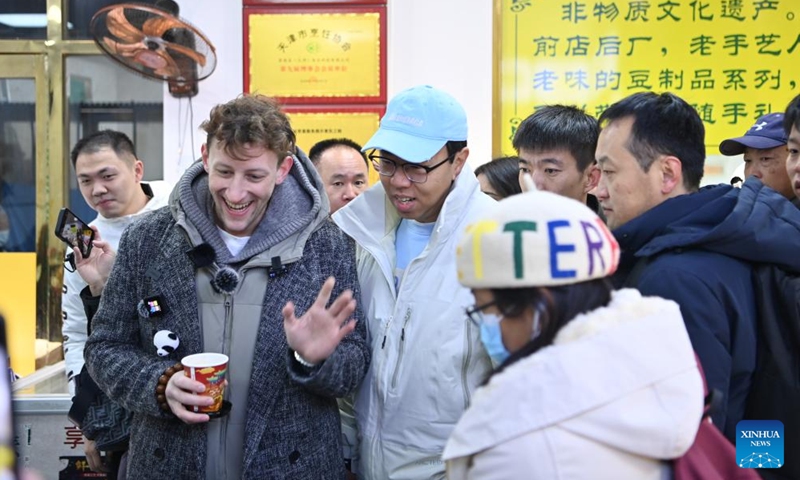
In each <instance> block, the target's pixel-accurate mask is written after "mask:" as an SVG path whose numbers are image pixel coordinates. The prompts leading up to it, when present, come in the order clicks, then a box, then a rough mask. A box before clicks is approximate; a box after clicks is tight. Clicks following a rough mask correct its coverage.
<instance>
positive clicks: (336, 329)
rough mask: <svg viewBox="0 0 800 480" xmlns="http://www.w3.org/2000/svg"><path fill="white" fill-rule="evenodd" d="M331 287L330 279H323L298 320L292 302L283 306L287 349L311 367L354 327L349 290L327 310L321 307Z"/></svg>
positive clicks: (326, 355)
mask: <svg viewBox="0 0 800 480" xmlns="http://www.w3.org/2000/svg"><path fill="white" fill-rule="evenodd" d="M335 284H336V280H334V278H333V277H329V278H328V279H327V280H325V283H324V284H323V285H322V288H321V289H320V291H319V294H318V295H317V299H316V300H315V301H314V303H313V305H311V308H309V309H308V311H306V313H304V314H303V316H301V317H300V318H297V317H295V315H294V313H295V312H294V304H293V303H292V302H288V303H287V304H286V306H285V307H283V329H284V330H285V331H286V341H287V342H288V343H289V348H291V349H292V350H294V351H295V352H297V353H298V354H300V356H301V357H303V359H305V360H306V361H307V362H310V363H313V364H318V363H321V362H322V361H324V360H325V359H326V358H328V357H330V356H331V354H332V353H333V351H334V350H336V346H337V345H339V342H341V341H342V339H343V338H344V337H345V335H347V334H348V333H350V332H352V331H353V329H354V328H355V327H356V322H355V320H354V319H353V318H352V317H351V315H353V312H355V310H356V301H355V299H353V292H352V291H350V290H346V291H344V292H343V293H342V294H341V295H339V297H338V298H336V300H334V301H333V303H331V306H330V307H327V308H326V307H325V305H327V303H328V300H330V298H331V292H332V291H333V286H334V285H335Z"/></svg>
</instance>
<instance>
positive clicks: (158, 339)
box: [153, 330, 181, 357]
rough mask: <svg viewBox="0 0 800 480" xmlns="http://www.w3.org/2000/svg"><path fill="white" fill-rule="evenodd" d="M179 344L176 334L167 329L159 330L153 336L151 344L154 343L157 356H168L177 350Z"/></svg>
mask: <svg viewBox="0 0 800 480" xmlns="http://www.w3.org/2000/svg"><path fill="white" fill-rule="evenodd" d="M180 344H181V341H180V339H179V338H178V336H177V335H175V333H173V332H170V331H169V330H159V331H158V332H156V334H155V335H154V336H153V345H155V347H156V353H157V354H158V356H159V357H166V356H168V355H169V354H170V353H172V352H174V351H175V350H177V349H178V346H179V345H180Z"/></svg>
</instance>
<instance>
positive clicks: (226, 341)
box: [222, 293, 233, 355]
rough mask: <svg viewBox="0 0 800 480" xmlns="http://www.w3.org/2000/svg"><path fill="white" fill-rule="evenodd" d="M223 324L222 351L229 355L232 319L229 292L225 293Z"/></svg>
mask: <svg viewBox="0 0 800 480" xmlns="http://www.w3.org/2000/svg"><path fill="white" fill-rule="evenodd" d="M224 305H225V326H224V327H223V328H224V330H223V332H222V353H223V354H225V355H230V351H231V329H232V325H231V323H233V319H232V318H231V317H232V315H231V311H232V310H233V308H232V307H231V296H230V294H228V293H226V294H225V302H224Z"/></svg>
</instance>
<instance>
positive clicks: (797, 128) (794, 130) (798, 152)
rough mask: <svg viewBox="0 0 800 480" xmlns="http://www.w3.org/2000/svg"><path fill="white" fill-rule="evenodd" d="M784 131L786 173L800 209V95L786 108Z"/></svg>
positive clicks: (795, 202) (795, 201)
mask: <svg viewBox="0 0 800 480" xmlns="http://www.w3.org/2000/svg"><path fill="white" fill-rule="evenodd" d="M783 129H784V132H785V133H786V136H787V137H788V143H787V145H786V148H787V151H788V155H787V157H786V173H787V175H788V176H789V184H790V185H791V186H792V189H793V190H794V195H795V200H794V204H795V205H797V206H798V207H800V95H798V96H796V97H794V98H793V99H792V101H791V102H789V106H787V107H786V115H785V116H784V118H783Z"/></svg>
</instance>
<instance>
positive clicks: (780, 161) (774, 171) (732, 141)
mask: <svg viewBox="0 0 800 480" xmlns="http://www.w3.org/2000/svg"><path fill="white" fill-rule="evenodd" d="M783 120H784V115H783V113H779V112H773V113H768V114H766V115H762V116H761V117H759V118H758V119H756V122H755V123H754V124H753V126H752V127H750V128H748V129H747V131H746V132H745V133H744V135H742V136H741V137H736V138H729V139H727V140H723V141H722V143H720V144H719V152H720V153H721V154H723V155H727V156H734V155H743V157H742V159H743V160H744V177H745V178H747V177H750V176H755V177H756V178H758V179H759V180H761V183H763V184H764V185H766V186H768V187H770V188H771V189H773V190H775V191H776V192H778V193H780V194H781V195H783V196H784V197H786V198H788V199H789V200H790V201H791V202H792V203H794V204H795V205H798V206H800V200H799V199H798V198H797V197H796V195H795V193H794V189H792V183H791V180H790V177H789V174H787V171H786V142H787V140H788V137H789V134H788V133H785V132H784V129H783Z"/></svg>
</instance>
